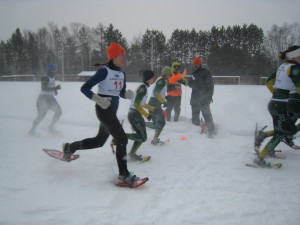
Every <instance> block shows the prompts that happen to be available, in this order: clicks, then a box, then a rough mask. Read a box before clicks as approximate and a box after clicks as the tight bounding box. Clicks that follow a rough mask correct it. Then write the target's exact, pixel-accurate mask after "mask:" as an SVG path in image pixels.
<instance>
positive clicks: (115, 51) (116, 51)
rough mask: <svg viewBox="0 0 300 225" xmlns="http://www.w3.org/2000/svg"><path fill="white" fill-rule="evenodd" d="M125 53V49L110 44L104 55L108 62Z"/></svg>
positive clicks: (115, 44) (116, 44)
mask: <svg viewBox="0 0 300 225" xmlns="http://www.w3.org/2000/svg"><path fill="white" fill-rule="evenodd" d="M122 53H126V51H125V49H124V48H123V47H122V46H121V45H119V44H118V43H115V42H112V43H111V44H110V45H109V46H108V48H107V49H106V54H107V57H108V59H109V60H111V59H113V58H115V57H117V56H119V55H121V54H122Z"/></svg>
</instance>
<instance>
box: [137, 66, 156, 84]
mask: <svg viewBox="0 0 300 225" xmlns="http://www.w3.org/2000/svg"><path fill="white" fill-rule="evenodd" d="M140 76H141V78H142V81H143V82H144V84H148V85H150V84H153V83H154V82H155V76H154V72H153V71H152V70H141V71H140Z"/></svg>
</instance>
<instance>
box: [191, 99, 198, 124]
mask: <svg viewBox="0 0 300 225" xmlns="http://www.w3.org/2000/svg"><path fill="white" fill-rule="evenodd" d="M191 109H192V123H193V124H194V125H196V126H200V105H199V104H197V105H191Z"/></svg>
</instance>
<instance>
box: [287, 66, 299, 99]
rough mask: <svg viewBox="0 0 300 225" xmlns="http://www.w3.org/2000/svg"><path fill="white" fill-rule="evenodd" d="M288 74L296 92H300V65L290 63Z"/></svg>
mask: <svg viewBox="0 0 300 225" xmlns="http://www.w3.org/2000/svg"><path fill="white" fill-rule="evenodd" d="M288 75H289V77H290V78H291V79H292V81H293V83H294V84H295V86H296V90H297V94H300V65H292V66H291V67H290V68H289V70H288Z"/></svg>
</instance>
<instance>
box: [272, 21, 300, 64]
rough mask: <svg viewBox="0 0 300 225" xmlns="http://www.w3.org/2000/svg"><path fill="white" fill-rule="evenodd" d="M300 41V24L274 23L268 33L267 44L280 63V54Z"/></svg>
mask: <svg viewBox="0 0 300 225" xmlns="http://www.w3.org/2000/svg"><path fill="white" fill-rule="evenodd" d="M299 43H300V24H299V23H294V24H291V25H289V24H287V23H285V24H284V25H283V26H281V27H280V26H278V25H273V27H272V28H271V30H270V31H268V33H267V37H266V46H267V48H268V51H269V52H270V54H271V55H272V57H273V58H274V59H275V60H277V64H279V61H278V60H279V59H278V54H279V52H281V51H284V50H286V49H287V48H288V47H289V46H291V45H294V44H299Z"/></svg>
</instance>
